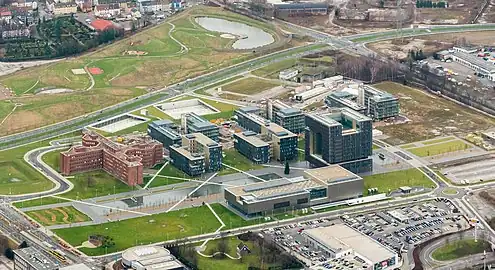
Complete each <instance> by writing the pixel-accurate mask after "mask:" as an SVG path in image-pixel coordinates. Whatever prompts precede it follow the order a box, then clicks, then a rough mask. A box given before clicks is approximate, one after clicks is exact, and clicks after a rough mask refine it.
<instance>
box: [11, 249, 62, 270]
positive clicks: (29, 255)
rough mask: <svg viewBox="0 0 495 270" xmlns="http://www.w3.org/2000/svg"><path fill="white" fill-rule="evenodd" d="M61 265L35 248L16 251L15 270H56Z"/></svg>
mask: <svg viewBox="0 0 495 270" xmlns="http://www.w3.org/2000/svg"><path fill="white" fill-rule="evenodd" d="M58 268H59V264H58V263H57V262H56V261H55V260H53V259H52V258H50V257H48V256H47V255H45V254H44V253H42V252H41V251H40V250H38V249H37V248H35V247H27V248H22V249H16V250H14V270H56V269H58Z"/></svg>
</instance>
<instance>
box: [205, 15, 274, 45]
mask: <svg viewBox="0 0 495 270" xmlns="http://www.w3.org/2000/svg"><path fill="white" fill-rule="evenodd" d="M196 22H197V23H198V24H199V25H201V27H203V28H205V29H206V30H209V31H214V32H219V33H228V34H231V35H234V36H235V38H238V39H237V40H236V41H235V42H234V44H232V48H234V49H242V50H246V49H254V48H257V47H261V46H265V45H268V44H271V43H273V42H274V41H275V40H274V39H273V36H272V35H271V34H269V33H267V32H265V31H263V30H261V29H259V28H256V27H253V26H249V25H247V24H243V23H238V22H233V21H228V20H224V19H219V18H211V17H199V18H196Z"/></svg>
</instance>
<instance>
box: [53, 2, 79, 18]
mask: <svg viewBox="0 0 495 270" xmlns="http://www.w3.org/2000/svg"><path fill="white" fill-rule="evenodd" d="M76 13H77V5H76V3H75V2H70V3H55V5H53V14H54V15H67V14H76Z"/></svg>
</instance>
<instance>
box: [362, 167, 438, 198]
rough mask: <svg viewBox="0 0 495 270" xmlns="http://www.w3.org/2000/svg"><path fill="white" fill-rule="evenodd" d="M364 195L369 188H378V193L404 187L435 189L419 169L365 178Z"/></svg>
mask: <svg viewBox="0 0 495 270" xmlns="http://www.w3.org/2000/svg"><path fill="white" fill-rule="evenodd" d="M363 178H364V191H363V192H364V193H363V194H367V192H368V189H369V188H378V192H380V193H383V192H387V193H388V192H389V191H394V190H397V189H398V188H399V187H402V186H409V187H421V186H423V187H433V186H434V183H433V182H432V181H431V180H430V179H428V177H426V176H425V175H424V174H423V173H421V172H420V171H419V170H417V169H414V168H412V169H407V170H403V171H395V172H389V173H381V174H374V175H369V176H364V177H363Z"/></svg>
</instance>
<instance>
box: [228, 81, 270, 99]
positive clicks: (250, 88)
mask: <svg viewBox="0 0 495 270" xmlns="http://www.w3.org/2000/svg"><path fill="white" fill-rule="evenodd" d="M279 85H280V84H278V83H275V82H271V81H268V80H263V79H259V78H244V79H242V80H239V81H236V82H233V83H231V84H227V85H224V86H222V91H229V92H234V93H239V94H244V95H252V94H257V93H261V92H263V91H265V90H268V89H271V88H273V87H276V86H279Z"/></svg>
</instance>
